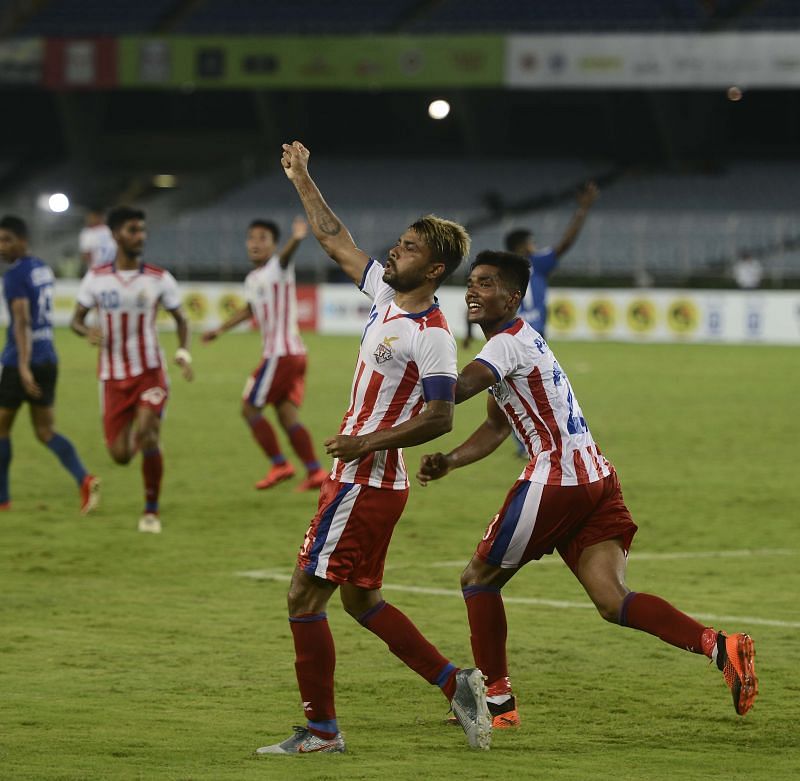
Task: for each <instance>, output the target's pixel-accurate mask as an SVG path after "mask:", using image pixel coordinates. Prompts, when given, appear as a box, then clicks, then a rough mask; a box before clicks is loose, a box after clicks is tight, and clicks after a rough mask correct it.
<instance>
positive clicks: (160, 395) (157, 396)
mask: <svg viewBox="0 0 800 781" xmlns="http://www.w3.org/2000/svg"><path fill="white" fill-rule="evenodd" d="M166 398H167V392H166V391H165V390H164V389H163V388H159V387H158V386H156V387H154V388H148V389H147V390H146V391H142V394H141V396H139V400H140V401H143V402H145V403H146V404H152V405H153V406H154V407H157V406H158V405H159V404H161V403H162V402H163V401H164V399H166Z"/></svg>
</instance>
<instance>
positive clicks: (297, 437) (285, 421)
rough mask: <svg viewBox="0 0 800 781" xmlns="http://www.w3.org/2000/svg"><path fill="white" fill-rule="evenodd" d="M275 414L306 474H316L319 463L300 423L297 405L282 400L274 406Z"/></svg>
mask: <svg viewBox="0 0 800 781" xmlns="http://www.w3.org/2000/svg"><path fill="white" fill-rule="evenodd" d="M275 412H277V414H278V422H279V423H280V424H281V428H282V429H283V430H284V431H285V432H286V434H287V436H288V437H289V442H291V443H292V449H293V450H294V452H295V453H297V456H298V458H299V459H300V460H301V461H302V462H303V464H304V465H305V468H306V471H307V472H308V474H309V475H312V474H314V473H315V472H318V471H319V469H320V463H319V461H318V460H317V456H316V454H315V453H314V445H313V444H312V442H311V434H309V433H308V429H307V428H306V427H305V426H304V425H303V424H302V423H301V422H300V417H299V415H298V407H297V405H296V404H295V403H294V402H293V401H292V400H291V399H288V398H286V399H282V400H281V401H279V402H278V403H277V404H276V405H275Z"/></svg>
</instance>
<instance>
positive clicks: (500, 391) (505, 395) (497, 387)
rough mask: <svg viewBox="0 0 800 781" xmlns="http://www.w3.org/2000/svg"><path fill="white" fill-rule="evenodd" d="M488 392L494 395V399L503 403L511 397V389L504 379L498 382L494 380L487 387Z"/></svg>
mask: <svg viewBox="0 0 800 781" xmlns="http://www.w3.org/2000/svg"><path fill="white" fill-rule="evenodd" d="M489 392H490V393H491V394H492V396H494V400H495V401H496V402H497V403H498V404H500V405H503V404H505V403H506V402H507V401H508V400H509V399H510V398H511V390H510V389H509V387H508V384H507V383H506V381H505V380H500V382H496V383H495V384H494V385H492V387H491V388H489Z"/></svg>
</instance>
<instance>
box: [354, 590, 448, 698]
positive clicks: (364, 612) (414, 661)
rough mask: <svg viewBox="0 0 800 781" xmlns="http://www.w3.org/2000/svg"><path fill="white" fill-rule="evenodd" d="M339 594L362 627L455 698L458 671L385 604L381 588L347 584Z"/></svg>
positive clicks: (408, 664) (405, 620)
mask: <svg viewBox="0 0 800 781" xmlns="http://www.w3.org/2000/svg"><path fill="white" fill-rule="evenodd" d="M340 593H341V597H342V605H343V606H344V609H345V610H346V611H347V612H348V613H349V614H350V615H351V616H352V617H353V618H355V619H356V621H358V622H359V623H360V624H361V626H363V627H364V628H366V629H369V631H370V632H372V633H373V634H375V635H377V636H378V637H380V639H381V640H383V642H384V643H386V645H387V646H389V650H390V651H391V652H392V653H393V654H394V655H395V656H396V657H397V658H398V659H400V660H401V661H402V662H403V663H405V664H406V665H407V666H408V667H410V668H411V669H412V670H413V671H414V672H415V673H417V674H418V675H420V676H421V677H422V678H424V679H425V680H426V681H427V682H428V683H430V684H433V685H435V686H438V687H439V688H440V689H441V691H442V693H443V694H444V696H445V697H446V698H447V699H448V701H449V700H452V699H453V695H454V694H455V689H456V673H457V672H458V668H457V667H455V665H453V664H451V663H450V662H449V661H448V660H447V659H446V658H445V657H444V656H442V654H440V653H439V651H438V650H437V649H436V647H435V646H434V645H432V644H431V643H430V642H429V641H428V640H426V639H425V637H424V636H423V635H422V633H421V632H420V631H419V629H417V627H416V626H414V624H413V622H412V621H411V619H409V618H408V616H406V615H405V614H404V613H402V612H401V611H400V610H398V609H397V608H396V607H394V606H393V605H390V604H389V603H388V602H385V601H384V599H383V595H382V594H381V590H380V589H379V588H360V587H359V586H355V585H353V584H352V583H344V584H342V587H341V591H340Z"/></svg>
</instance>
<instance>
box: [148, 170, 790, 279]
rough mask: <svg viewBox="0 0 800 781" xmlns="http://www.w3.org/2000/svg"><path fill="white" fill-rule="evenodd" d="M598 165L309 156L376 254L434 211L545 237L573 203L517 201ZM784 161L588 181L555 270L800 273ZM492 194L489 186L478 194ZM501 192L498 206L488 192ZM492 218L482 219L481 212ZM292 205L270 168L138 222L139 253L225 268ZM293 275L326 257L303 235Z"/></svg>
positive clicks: (200, 272)
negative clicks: (579, 232)
mask: <svg viewBox="0 0 800 781" xmlns="http://www.w3.org/2000/svg"><path fill="white" fill-rule="evenodd" d="M602 172H603V168H602V166H600V165H594V166H593V165H588V164H584V163H581V162H580V161H577V160H574V161H570V160H561V161H558V160H555V161H554V160H548V161H536V160H528V161H517V162H513V161H475V162H473V163H471V164H470V165H468V166H465V165H464V164H463V163H461V162H456V161H437V162H435V163H431V161H424V160H416V161H403V162H402V165H401V166H400V167H398V163H397V161H389V160H372V161H368V162H366V163H365V162H364V161H359V164H358V166H355V165H354V164H353V163H352V162H350V161H346V160H339V161H337V160H328V161H321V162H319V163H317V164H316V165H315V166H314V176H315V178H316V179H317V181H318V183H319V184H320V187H321V188H322V189H323V191H324V193H325V195H326V197H327V198H328V199H329V201H330V203H331V204H332V205H333V207H334V208H335V209H336V211H337V213H338V214H339V216H340V217H341V219H342V220H343V221H344V222H345V223H346V224H347V225H348V227H349V228H350V229H351V231H352V233H353V235H354V236H355V238H356V240H357V241H358V243H359V245H360V246H361V247H362V248H363V249H364V250H365V251H366V252H369V253H371V254H374V255H378V256H383V254H384V253H385V251H386V249H387V248H388V246H389V245H390V244H391V242H392V241H393V240H394V238H395V237H396V235H397V233H398V230H400V229H401V228H402V227H403V226H404V225H407V224H409V223H410V222H411V221H413V220H414V219H415V218H416V217H418V216H419V215H420V214H422V213H425V212H428V211H434V212H436V213H439V214H441V215H443V216H446V217H450V218H452V219H456V220H459V221H462V222H465V223H468V224H470V223H472V225H473V226H474V227H472V235H473V247H474V250H475V251H479V250H481V249H486V248H497V247H500V246H502V240H503V236H504V235H505V233H506V232H507V231H509V230H511V229H512V228H515V227H522V226H525V227H530V228H532V229H533V230H534V231H535V232H536V236H537V241H538V242H539V243H540V244H541V245H545V244H547V243H550V242H554V241H556V240H557V239H558V238H559V237H560V235H561V233H562V232H563V230H564V228H565V226H566V224H567V222H568V220H569V218H570V215H571V214H572V210H573V208H574V205H573V203H572V201H571V199H569V198H567V199H562V200H560V201H559V202H558V203H557V204H556V205H554V206H551V207H549V208H546V209H538V210H535V211H531V210H527V211H526V210H520V209H519V206H520V205H522V204H524V203H525V202H526V201H529V200H531V198H534V197H536V196H547V195H548V194H550V195H552V194H554V193H560V192H563V191H564V190H565V188H566V189H569V188H570V187H573V186H577V185H578V183H579V182H581V181H584V180H586V179H587V178H590V177H592V176H597V175H599V174H601V173H602ZM798 177H800V166H799V165H798V164H796V163H794V164H790V163H780V164H779V163H775V164H772V165H767V164H764V163H759V164H746V163H742V164H739V165H737V166H735V167H733V168H732V169H731V170H730V171H728V172H726V173H725V174H719V175H715V176H701V175H670V174H648V175H645V174H641V175H632V174H629V175H626V176H623V177H622V178H620V179H619V180H618V181H616V182H614V183H613V184H612V185H610V186H609V187H607V188H605V189H604V190H603V192H602V195H601V198H600V200H599V201H598V203H597V205H596V206H595V208H594V209H593V212H592V215H591V218H590V219H589V221H588V222H587V225H586V227H585V230H584V234H583V236H582V237H581V240H580V242H579V243H578V244H577V245H576V247H575V249H574V250H573V251H572V252H571V254H570V256H569V262H568V264H565V270H566V271H568V272H569V273H570V274H573V275H575V276H589V277H594V278H597V277H602V276H604V275H613V276H617V277H626V278H628V279H643V278H646V277H648V276H650V277H654V278H656V279H657V280H659V281H664V280H666V281H670V280H673V281H675V283H680V282H681V281H685V280H687V279H690V278H692V277H697V276H709V277H712V276H720V274H721V273H724V272H725V269H726V268H727V267H728V266H729V265H730V264H731V263H732V262H733V260H734V259H735V258H736V257H737V255H738V254H739V253H740V252H741V251H742V250H743V249H750V250H752V251H753V252H754V254H756V255H759V256H761V257H762V259H763V260H764V261H765V266H766V267H767V269H768V273H772V274H773V275H774V276H776V277H778V278H781V277H785V276H792V277H797V276H800V251H798V250H788V249H786V248H784V247H782V245H783V243H784V242H785V240H786V239H787V238H791V237H793V236H800V216H798V215H797V214H796V212H794V211H792V209H791V204H792V203H793V202H794V201H793V195H792V193H793V192H794V191H795V188H796V181H797V179H798ZM492 193H494V196H492V195H491V194H492ZM498 196H501V198H502V204H501V203H500V201H499V200H498ZM499 205H502V206H504V207H505V213H504V216H502V217H499V216H498V215H497V213H496V212H495V219H491V215H492V213H493V212H492V210H493V209H497V207H498V206H499ZM299 213H302V210H301V207H300V204H299V202H298V201H297V200H296V196H295V194H294V192H293V190H292V189H291V188H290V187H289V185H288V183H287V182H286V180H285V178H284V176H283V174H282V173H281V172H276V173H275V174H273V175H271V176H266V177H263V178H260V179H258V180H256V181H254V182H252V183H251V184H249V185H247V186H245V187H242V188H240V189H237V190H235V191H233V192H230V193H229V194H228V195H227V196H225V197H223V198H222V199H220V200H219V201H218V202H217V203H215V205H214V206H213V207H209V208H205V209H200V210H195V211H190V212H187V213H185V214H183V215H182V216H181V217H179V218H178V219H176V220H174V221H172V222H169V223H165V224H160V225H154V226H152V230H151V240H150V248H149V252H150V253H151V255H152V257H158V258H160V259H164V260H165V262H168V264H170V265H171V266H172V267H174V268H175V270H176V271H177V272H178V273H179V274H180V275H181V276H184V277H185V276H203V277H209V276H221V277H223V278H228V279H235V278H238V277H240V276H241V275H243V274H244V273H245V272H246V271H247V269H248V263H247V260H246V256H245V253H244V250H243V235H244V231H245V228H246V226H247V224H248V222H249V221H250V220H251V219H253V218H255V217H258V216H263V217H269V218H271V219H274V220H276V221H277V222H278V224H279V225H281V226H282V227H283V228H284V229H288V226H289V225H290V223H291V219H292V217H293V216H295V215H297V214H299ZM297 265H298V270H299V272H300V273H301V275H302V276H304V277H306V278H316V279H324V278H326V277H327V276H329V272H330V269H331V268H332V267H331V264H330V261H328V260H327V259H326V258H325V257H324V255H323V253H322V252H321V250H320V249H319V248H318V246H317V245H316V243H315V242H313V241H309V242H307V243H306V244H305V245H304V246H303V247H302V248H301V250H300V252H299V253H298V257H297Z"/></svg>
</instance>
